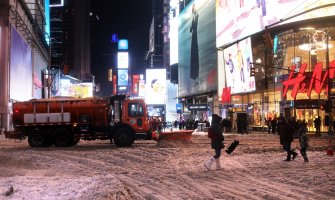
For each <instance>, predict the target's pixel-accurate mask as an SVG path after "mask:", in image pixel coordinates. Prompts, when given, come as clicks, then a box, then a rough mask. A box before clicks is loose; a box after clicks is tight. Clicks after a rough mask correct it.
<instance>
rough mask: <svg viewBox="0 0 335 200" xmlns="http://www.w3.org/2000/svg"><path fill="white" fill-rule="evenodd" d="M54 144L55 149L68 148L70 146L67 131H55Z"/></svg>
mask: <svg viewBox="0 0 335 200" xmlns="http://www.w3.org/2000/svg"><path fill="white" fill-rule="evenodd" d="M54 144H55V146H56V147H68V146H70V145H71V138H70V136H69V132H68V130H67V129H65V128H61V129H58V130H56V134H55V137H54Z"/></svg>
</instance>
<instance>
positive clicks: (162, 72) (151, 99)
mask: <svg viewBox="0 0 335 200" xmlns="http://www.w3.org/2000/svg"><path fill="white" fill-rule="evenodd" d="M165 98H166V69H147V70H146V85H145V102H146V103H147V104H165Z"/></svg>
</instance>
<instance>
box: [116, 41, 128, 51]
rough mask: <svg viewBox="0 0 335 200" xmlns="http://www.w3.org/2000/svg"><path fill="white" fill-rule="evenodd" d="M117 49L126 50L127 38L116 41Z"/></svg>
mask: <svg viewBox="0 0 335 200" xmlns="http://www.w3.org/2000/svg"><path fill="white" fill-rule="evenodd" d="M118 49H119V50H128V40H125V39H120V40H119V42H118Z"/></svg>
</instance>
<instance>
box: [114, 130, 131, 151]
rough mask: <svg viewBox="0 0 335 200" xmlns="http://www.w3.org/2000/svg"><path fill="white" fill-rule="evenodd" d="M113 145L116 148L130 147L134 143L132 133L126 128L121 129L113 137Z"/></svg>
mask: <svg viewBox="0 0 335 200" xmlns="http://www.w3.org/2000/svg"><path fill="white" fill-rule="evenodd" d="M114 142H115V145H116V146H118V147H125V146H130V145H131V144H132V143H133V142H134V136H133V133H132V131H130V130H129V129H127V128H121V129H119V130H118V131H116V133H115V135H114Z"/></svg>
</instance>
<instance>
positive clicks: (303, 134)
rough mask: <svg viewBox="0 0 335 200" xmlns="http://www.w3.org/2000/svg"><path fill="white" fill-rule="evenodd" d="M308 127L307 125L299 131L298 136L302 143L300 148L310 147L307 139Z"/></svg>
mask: <svg viewBox="0 0 335 200" xmlns="http://www.w3.org/2000/svg"><path fill="white" fill-rule="evenodd" d="M307 131H308V129H307V127H306V125H302V126H301V127H300V128H299V130H298V131H297V136H298V138H299V142H300V148H307V147H308V137H307Z"/></svg>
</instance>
